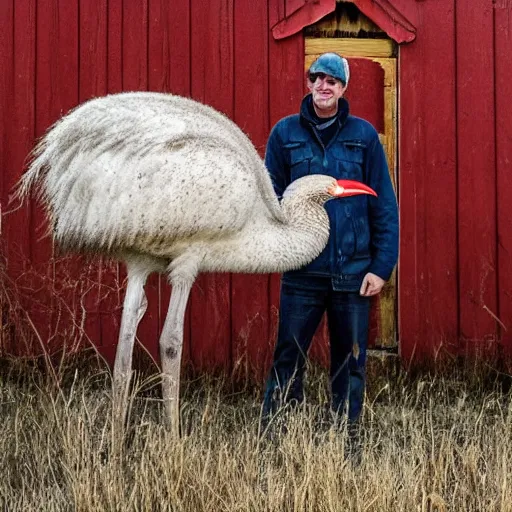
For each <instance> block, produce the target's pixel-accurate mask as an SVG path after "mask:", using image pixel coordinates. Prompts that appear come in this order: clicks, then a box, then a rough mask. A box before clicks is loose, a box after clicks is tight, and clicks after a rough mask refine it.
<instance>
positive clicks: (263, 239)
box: [20, 93, 368, 415]
mask: <svg viewBox="0 0 512 512" xmlns="http://www.w3.org/2000/svg"><path fill="white" fill-rule="evenodd" d="M33 187H38V189H39V191H40V194H41V196H42V199H43V202H44V203H45V204H46V206H47V208H48V214H49V217H50V221H51V224H52V227H53V234H54V238H55V240H56V241H57V243H58V244H59V245H60V246H61V248H63V249H65V250H71V251H77V252H84V251H86V252H93V253H99V254H107V255H110V256H114V257H117V258H119V259H122V260H124V261H125V262H126V263H127V267H128V289H127V293H126V298H125V304H124V310H123V320H122V325H121V333H120V340H119V348H118V355H117V356H116V366H115V371H114V377H115V379H116V380H117V381H123V382H124V383H126V381H127V380H129V379H128V377H127V376H128V375H129V374H130V373H131V351H132V348H133V341H134V337H135V331H136V329H137V324H138V322H139V320H140V318H141V317H142V315H143V313H144V310H145V297H144V292H143V286H144V283H145V280H146V278H147V275H148V274H149V273H151V272H153V271H160V272H167V273H168V275H169V280H170V281H171V284H172V285H173V296H172V299H171V304H170V307H169V313H168V317H167V319H166V323H165V326H164V331H163V333H162V337H161V340H160V345H161V354H162V363H163V369H164V377H166V376H167V379H168V384H169V387H172V390H171V391H168V393H167V394H166V393H165V378H164V397H165V396H167V399H168V400H170V401H174V402H173V403H174V404H177V391H176V390H177V380H179V359H180V354H181V343H182V335H183V333H182V326H183V315H184V311H185V306H186V302H187V299H188V294H189V292H190V288H191V286H192V283H193V281H194V279H195V277H196V276H197V274H198V272H201V271H233V272H283V271H286V270H291V269H293V268H299V267H301V266H303V265H305V264H307V263H308V262H310V261H311V260H313V259H314V258H315V257H316V256H317V255H318V254H319V253H320V252H321V251H322V249H323V248H324V247H325V245H326V243H327V240H328V236H329V221H328V217H327V214H326V212H325V210H324V208H323V204H324V203H325V201H327V200H328V199H330V198H332V197H336V196H340V195H342V193H341V192H339V191H340V190H341V189H340V187H339V186H338V185H337V183H336V181H335V180H334V179H333V178H332V177H327V176H320V175H316V176H307V177H305V178H302V179H300V180H297V181H296V182H294V183H292V185H290V187H289V189H288V190H287V191H286V192H285V194H284V196H283V199H282V201H281V204H280V203H279V202H278V200H277V197H276V196H275V194H274V191H273V188H272V184H271V181H270V178H269V176H268V173H267V170H266V168H265V166H264V164H263V162H262V160H261V158H260V157H259V155H258V153H257V151H256V149H255V148H254V146H253V145H252V143H251V142H250V140H249V139H248V137H247V136H246V135H245V134H244V133H243V132H242V131H241V130H240V129H239V128H238V127H237V126H236V125H235V124H234V123H233V122H232V121H230V120H229V119H228V118H227V117H225V116H224V115H222V114H220V113H219V112H217V111H215V110H214V109H212V108H210V107H207V106H205V105H202V104H200V103H197V102H195V101H193V100H189V99H185V98H181V97H177V96H172V95H168V94H160V93H123V94H117V95H112V96H106V97H102V98H96V99H94V100H91V101H89V102H87V103H85V104H83V105H81V106H79V107H78V108H76V109H75V110H73V111H72V112H70V113H69V114H68V115H67V116H65V117H63V118H62V119H61V120H60V121H58V122H57V123H56V124H55V125H54V127H52V128H51V129H50V130H49V131H48V133H47V134H46V135H45V136H44V138H43V139H42V140H41V142H40V143H39V145H38V146H37V148H36V149H35V151H34V158H33V160H32V163H31V165H30V167H29V169H28V171H27V173H26V174H25V175H24V177H23V178H22V181H21V184H20V191H21V193H22V194H25V193H27V192H28V191H29V190H30V189H32V188H33ZM336 187H337V188H336ZM357 193H361V192H360V191H359V192H357ZM363 193H368V192H363ZM176 368H177V369H176ZM176 375H178V378H176ZM173 382H174V384H173ZM124 389H125V390H126V389H127V386H126V385H125V386H124ZM175 406H176V405H174V407H175ZM173 414H174V415H175V412H174V413H173Z"/></svg>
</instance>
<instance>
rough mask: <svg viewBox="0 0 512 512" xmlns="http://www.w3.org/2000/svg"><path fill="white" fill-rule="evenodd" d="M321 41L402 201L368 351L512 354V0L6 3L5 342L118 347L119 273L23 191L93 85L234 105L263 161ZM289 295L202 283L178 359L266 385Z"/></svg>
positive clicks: (160, 309)
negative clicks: (335, 58) (37, 145)
mask: <svg viewBox="0 0 512 512" xmlns="http://www.w3.org/2000/svg"><path fill="white" fill-rule="evenodd" d="M324 51H337V52H339V53H341V54H343V55H345V56H346V57H348V58H349V61H350V64H351V71H352V78H351V83H350V86H349V89H348V93H347V96H348V99H349V101H350V103H351V110H352V112H353V113H355V114H356V115H360V116H362V117H365V118H367V119H368V120H370V121H371V122H372V123H373V124H374V125H375V126H376V128H377V129H378V131H379V133H380V134H381V138H382V142H383V144H384V145H385V148H386V152H387V155H388V160H389V164H390V172H391V173H392V175H393V178H394V179H395V184H396V188H397V192H398V196H399V205H400V219H401V246H400V250H401V254H400V262H399V265H398V269H397V276H396V277H394V278H393V279H392V282H390V283H389V285H388V286H387V288H386V290H385V292H384V294H383V295H382V297H381V298H380V299H379V300H378V301H376V303H375V305H374V313H373V328H372V344H373V346H374V347H375V348H381V347H386V348H387V349H389V348H391V349H395V350H398V351H399V353H400V354H401V356H402V357H403V358H405V359H406V360H411V359H412V360H413V361H420V360H424V359H431V360H432V359H433V358H436V357H439V356H441V355H445V354H451V355H455V356H460V355H469V356H472V355H482V356H485V357H486V358H490V359H494V358H506V357H510V356H512V325H511V324H512V322H511V319H512V297H511V295H512V265H511V261H510V258H511V254H512V222H511V221H510V217H509V211H508V210H509V208H510V207H506V204H507V203H508V202H509V201H510V200H511V198H512V172H511V171H512V169H511V165H512V108H511V107H510V104H509V100H507V97H508V93H507V92H506V91H507V87H509V86H510V83H512V65H511V64H512V62H511V57H510V55H511V54H512V0H457V2H456V1H455V0H443V1H424V0H353V1H351V2H348V1H341V2H340V1H338V2H336V0H267V2H264V1H254V0H236V1H235V0H208V1H205V0H173V1H171V0H3V1H2V2H1V5H0V69H1V70H2V72H1V77H0V105H1V111H0V116H1V123H2V135H1V138H0V169H1V172H2V174H1V176H2V179H1V181H0V193H1V196H0V199H1V207H2V245H1V249H2V264H1V269H0V270H1V271H2V278H1V280H0V282H1V284H2V294H1V307H2V330H1V340H0V354H2V355H7V354H14V355H26V354H32V355H35V354H40V353H42V352H46V353H52V352H54V351H56V350H59V349H61V348H62V347H66V350H68V351H69V350H75V349H76V348H77V347H86V346H94V347H97V349H98V351H99V352H100V353H101V354H103V355H104V356H106V358H107V359H109V360H111V359H112V357H113V354H114V352H115V345H116V341H117V332H118V327H119V321H120V310H121V304H122V296H123V279H124V275H123V269H122V268H120V267H119V266H118V265H117V264H115V263H112V262H109V261H104V260H99V259H98V260H88V259H85V258H81V257H62V256H59V254H58V252H57V251H55V249H54V247H53V245H52V242H51V238H50V237H48V236H47V224H46V222H45V220H44V215H43V212H42V210H41V209H40V207H38V206H37V205H36V204H35V203H31V204H30V205H28V206H27V205H24V206H21V207H20V205H18V204H16V203H15V202H12V201H10V197H11V196H12V187H13V186H14V184H15V183H16V182H17V181H18V179H19V177H20V176H21V174H22V172H23V168H24V163H25V161H26V157H27V155H28V154H29V152H30V150H31V149H32V148H33V146H34V142H35V140H36V138H37V137H39V136H40V135H42V134H43V133H44V131H45V130H46V129H47V128H48V127H49V126H50V125H51V124H52V123H53V122H54V121H56V120H57V119H58V118H59V117H60V116H61V115H63V114H64V113H66V112H67V111H68V110H69V109H71V108H72V107H74V106H75V105H77V104H79V103H81V102H83V101H85V100H87V99H89V98H92V97H94V96H100V95H104V94H107V93H113V92H118V91H128V90H152V91H169V92H172V93H175V94H180V95H184V96H190V97H192V98H195V99H197V100H199V101H201V102H204V103H207V104H210V105H212V106H213V107H215V108H217V109H218V110H221V111H222V112H224V113H226V114H227V115H228V116H229V117H231V118H232V119H233V120H234V121H235V122H236V123H237V124H238V125H239V126H240V127H241V128H242V129H243V130H244V131H245V132H246V133H248V135H249V136H250V137H251V139H252V141H253V142H254V144H255V145H256V146H257V148H258V149H259V150H260V152H261V154H263V152H264V147H265V143H266V139H267V136H268V134H269V131H270V128H271V127H272V125H273V124H274V123H275V122H276V121H277V120H278V119H279V118H281V117H282V116H284V115H287V114H290V113H293V112H296V111H297V109H298V106H299V103H300V100H301V98H302V96H303V94H304V92H305V89H304V70H305V68H306V67H307V66H308V64H309V63H310V62H311V61H312V59H313V58H314V56H315V55H317V54H318V53H321V52H324ZM507 197H508V199H507ZM146 289H147V294H148V299H149V308H148V311H147V313H146V317H145V318H144V320H143V322H142V324H141V326H140V328H139V340H140V346H141V347H144V348H145V349H146V351H147V353H148V354H149V355H151V356H152V357H153V358H154V359H155V360H157V352H158V349H157V338H158V334H159V331H160V329H161V326H162V325H161V324H162V321H163V316H164V314H165V311H166V306H167V302H168V298H169V290H168V287H167V284H166V282H165V279H164V278H162V277H158V276H153V277H152V278H150V280H149V282H148V285H147V287H146ZM278 292H279V276H276V275H271V276H268V275H261V276H244V275H202V276H201V277H200V278H199V279H198V281H197V283H196V285H195V287H194V290H193V293H192V296H191V300H190V303H189V308H188V312H187V323H186V346H185V348H184V352H185V359H186V360H187V361H188V362H189V363H192V364H193V365H194V366H196V367H198V368H206V367H207V368H224V369H228V370H238V371H239V370H240V369H243V370H245V369H251V371H252V370H253V369H256V370H257V372H258V375H259V376H260V377H261V375H262V372H265V371H266V368H267V367H268V362H269V357H270V354H271V351H272V346H273V343H274V337H275V326H276V318H277V301H278ZM318 337H319V340H318V341H319V342H318V343H317V344H316V346H315V349H314V350H315V351H316V352H317V355H318V354H319V355H320V356H321V357H323V356H322V353H323V352H324V350H325V346H324V341H323V338H324V333H323V331H322V332H320V333H319V335H318Z"/></svg>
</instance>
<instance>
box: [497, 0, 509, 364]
mask: <svg viewBox="0 0 512 512" xmlns="http://www.w3.org/2000/svg"><path fill="white" fill-rule="evenodd" d="M511 13H512V1H511V0H498V1H497V2H496V4H495V11H494V26H495V32H494V52H495V54H494V59H495V63H496V65H495V70H496V71H495V72H496V75H495V89H496V95H495V98H496V103H495V108H496V111H495V115H496V119H495V126H496V173H497V179H496V198H497V212H498V229H497V233H498V240H497V243H498V273H497V282H498V317H499V318H500V319H501V321H502V322H503V324H500V329H499V332H500V335H501V343H502V345H501V349H502V352H503V354H504V355H505V356H507V357H508V358H512V325H511V319H512V221H511V215H510V200H511V198H512V173H511V172H510V171H511V167H510V166H511V162H512V109H511V108H510V101H509V94H510V93H509V91H510V84H511V83H512V67H511V66H510V55H511V52H512V25H511ZM505 324H506V325H505Z"/></svg>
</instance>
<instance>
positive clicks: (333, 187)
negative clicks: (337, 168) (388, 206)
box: [283, 174, 377, 204]
mask: <svg viewBox="0 0 512 512" xmlns="http://www.w3.org/2000/svg"><path fill="white" fill-rule="evenodd" d="M361 194H367V195H371V196H377V193H376V192H375V191H374V190H373V189H372V188H370V187H369V186H368V185H365V184H364V183H361V182H359V181H354V180H336V179H335V178H333V177H332V176H325V175H322V174H311V175H308V176H304V177H302V178H299V179H297V180H295V181H293V182H292V183H290V185H289V186H288V187H287V188H286V190H285V191H284V194H283V200H284V201H285V202H287V201H288V200H293V201H296V200H299V201H300V200H308V201H311V200H312V201H314V202H317V203H322V204H323V203H325V202H326V201H329V200H330V199H336V198H343V197H350V196H356V195H361Z"/></svg>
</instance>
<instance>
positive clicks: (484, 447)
mask: <svg viewBox="0 0 512 512" xmlns="http://www.w3.org/2000/svg"><path fill="white" fill-rule="evenodd" d="M83 366H84V365H81V364H80V365H77V366H75V368H64V369H63V370H62V373H61V374H60V375H59V376H58V377H59V378H58V382H60V385H59V386H56V385H55V379H54V378H52V377H51V376H46V375H45V374H43V373H41V372H40V371H39V370H37V369H36V368H34V367H30V366H29V365H28V364H25V363H16V364H15V363H11V364H9V365H5V366H4V368H3V369H2V371H1V373H0V407H1V414H0V428H1V432H2V435H1V436H0V471H1V475H2V478H1V479H0V502H1V504H2V506H3V509H4V510H9V511H11V510H12V511H18V510H20V511H31V510H44V511H46V510H47V511H53V510H55V511H57V510H58V511H84V512H85V511H87V512H89V511H105V510H109V511H110V510H112V511H118V510H119V511H127V510H141V511H158V510H162V511H164V510H169V511H184V512H188V511H194V512H196V511H203V510H204V511H276V512H277V511H314V512H322V511H363V510H364V511H375V512H384V511H416V510H417V511H475V512H476V511H478V512H480V511H503V512H505V511H511V510H512V401H511V399H510V396H509V393H508V392H507V389H505V387H504V385H503V384H502V382H500V381H499V380H497V379H489V378H486V379H484V378H483V376H481V377H480V378H478V377H477V376H475V374H472V375H469V376H468V375H467V373H466V374H464V373H460V374H457V375H452V376H451V377H450V378H448V377H443V376H428V377H427V376H423V377H415V378H411V377H408V376H407V375H405V376H404V375H403V374H402V375H396V374H386V373H385V372H381V371H376V372H374V374H373V375H370V378H369V389H368V395H367V400H366V405H365V410H364V418H363V422H362V456H361V460H360V463H357V462H356V461H355V460H354V459H353V458H352V459H351V458H350V457H347V453H346V446H347V445H346V440H347V434H346V431H345V429H344V426H343V423H342V422H337V421H335V418H330V417H329V416H328V415H326V414H325V411H324V401H325V396H326V395H327V389H326V387H327V386H326V382H325V380H326V377H325V375H324V373H323V372H322V371H320V370H314V371H313V372H312V373H313V374H314V375H313V376H312V378H311V379H310V384H309V388H308V402H307V405H306V406H304V407H302V408H300V409H298V410H295V411H290V412H289V414H288V415H287V422H286V430H284V431H282V432H281V431H280V430H279V429H277V428H275V429H274V430H273V431H272V435H261V432H259V419H260V400H261V396H260V393H261V390H258V389H254V388H251V387H250V386H247V385H245V386H243V387H241V388H240V389H236V388H234V386H233V385H232V384H230V383H229V381H228V380H222V379H212V378H209V377H201V378H198V379H195V380H189V381H188V382H186V383H185V386H184V388H183V401H182V436H181V438H180V439H174V438H172V437H171V435H170V434H169V432H167V431H166V429H165V427H164V423H163V421H162V411H161V403H160V398H159V396H158V389H159V387H158V385H157V383H156V382H155V381H154V379H153V380H151V379H149V380H148V379H146V380H144V381H139V382H137V383H136V384H135V388H134V393H133V395H132V402H131V411H130V418H129V422H128V425H127V426H126V429H125V431H124V432H123V433H122V434H121V433H119V432H116V431H115V429H114V428H113V423H112V417H111V395H110V376H109V374H108V372H105V371H103V372H102V371H100V370H95V371H92V370H83V369H81V368H82V367H83ZM267 434H268V433H267Z"/></svg>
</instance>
